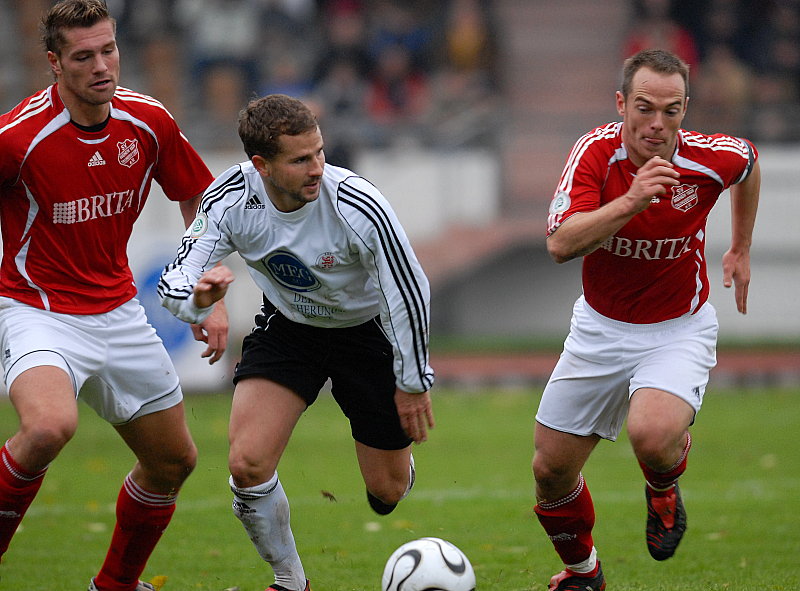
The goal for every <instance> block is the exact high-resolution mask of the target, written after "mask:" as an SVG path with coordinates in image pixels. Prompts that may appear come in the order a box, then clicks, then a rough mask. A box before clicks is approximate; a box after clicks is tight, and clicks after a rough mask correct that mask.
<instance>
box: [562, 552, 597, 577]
mask: <svg viewBox="0 0 800 591" xmlns="http://www.w3.org/2000/svg"><path fill="white" fill-rule="evenodd" d="M566 566H567V568H568V569H569V570H571V571H572V572H574V573H580V574H586V573H590V572H592V571H593V570H594V569H595V567H597V548H595V547H594V546H592V553H591V554H589V558H587V559H586V560H584V561H583V562H579V563H578V564H568V565H566Z"/></svg>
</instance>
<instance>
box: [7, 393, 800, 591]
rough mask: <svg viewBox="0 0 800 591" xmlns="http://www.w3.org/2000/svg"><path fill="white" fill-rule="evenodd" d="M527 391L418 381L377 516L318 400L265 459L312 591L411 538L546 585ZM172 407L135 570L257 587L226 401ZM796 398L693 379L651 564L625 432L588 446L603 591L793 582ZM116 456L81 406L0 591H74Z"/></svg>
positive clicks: (329, 590) (334, 412)
mask: <svg viewBox="0 0 800 591" xmlns="http://www.w3.org/2000/svg"><path fill="white" fill-rule="evenodd" d="M538 395H539V391H538V389H530V390H526V391H522V390H519V391H481V392H469V393H461V392H455V391H452V390H434V405H435V412H436V418H437V422H438V425H437V427H436V429H435V430H433V431H432V432H431V434H430V439H429V441H428V442H427V443H425V444H423V445H420V446H416V447H415V449H414V455H415V458H416V461H417V474H418V479H417V485H416V487H415V489H414V491H413V493H412V495H411V496H410V497H409V498H408V499H406V500H405V501H404V502H403V503H401V505H400V506H399V507H398V509H397V510H396V511H395V512H394V513H392V514H391V515H389V516H387V517H383V518H381V517H378V516H376V515H374V514H373V513H372V512H371V511H370V509H369V507H368V505H367V503H366V499H365V493H364V486H363V483H362V481H361V478H360V475H359V472H358V467H357V465H356V462H355V454H354V450H353V444H352V441H351V440H350V435H349V429H348V426H347V424H346V422H345V421H344V419H343V417H342V416H341V415H340V413H339V411H338V409H337V408H336V407H335V405H334V403H333V402H332V400H331V398H330V396H327V395H323V396H322V397H321V398H320V400H319V402H318V403H317V404H316V405H314V406H313V407H312V408H311V409H310V411H309V412H308V413H307V414H306V416H305V417H304V418H303V419H302V420H301V422H300V424H299V426H298V428H297V429H296V431H295V434H294V437H293V439H292V441H291V443H290V446H289V449H288V450H287V452H286V455H285V456H284V459H283V462H282V464H281V466H280V468H279V471H280V475H281V480H282V482H283V484H284V487H285V489H286V491H287V494H288V495H289V500H290V503H291V507H292V523H293V529H294V533H295V538H296V540H297V544H298V548H299V550H300V554H301V556H302V558H303V561H304V565H305V567H306V572H307V574H308V576H309V577H310V578H311V581H312V584H313V588H314V590H315V591H378V590H379V588H380V576H381V573H382V571H383V566H384V562H385V561H386V559H387V558H388V557H389V555H390V554H391V553H392V551H393V550H394V549H395V548H396V547H397V546H399V545H400V544H401V543H403V542H406V541H408V540H411V539H414V538H417V537H422V536H438V537H442V538H445V539H447V540H450V541H452V542H453V543H455V544H456V545H458V546H459V547H460V548H461V549H462V550H464V552H465V553H466V554H467V556H468V557H469V558H470V560H471V561H472V563H473V566H474V568H475V573H476V576H477V580H478V589H479V591H530V590H538V591H543V590H544V589H546V587H547V581H548V580H549V578H550V576H551V575H552V574H553V573H554V572H556V571H557V570H560V564H559V561H558V558H557V556H556V554H555V552H554V551H553V549H552V547H551V545H550V542H549V541H548V540H547V538H546V537H545V535H544V532H543V530H542V529H541V528H540V526H539V524H538V522H537V521H536V520H535V518H534V516H533V513H532V506H533V502H534V501H533V493H532V490H533V482H532V477H531V474H530V468H529V466H530V457H531V453H532V425H533V416H534V413H535V409H536V404H537V402H538ZM186 403H187V414H188V420H189V425H190V427H191V429H192V433H193V435H194V437H195V440H196V442H197V445H198V448H199V450H200V459H199V463H198V466H197V469H196V470H195V472H194V474H193V475H192V476H191V478H190V479H189V480H188V481H187V483H186V486H185V487H184V489H183V491H182V492H181V495H180V498H179V503H178V510H177V512H176V514H175V518H174V519H173V522H172V524H171V525H170V527H169V529H168V530H167V532H166V533H165V535H164V538H163V539H162V542H161V544H160V545H159V547H158V548H157V549H156V552H155V553H154V555H153V556H152V558H151V560H150V563H149V564H148V567H147V569H146V571H145V573H144V576H143V578H144V579H145V580H151V579H153V578H154V577H158V576H163V577H166V583H165V585H164V587H163V591H223V590H225V589H238V590H239V591H263V589H264V588H265V587H267V586H268V585H269V584H270V583H271V582H272V572H271V570H270V569H269V567H268V566H266V565H265V564H264V563H262V562H261V560H260V559H259V557H258V555H257V554H256V552H255V550H254V549H253V548H252V546H251V545H250V542H249V540H248V539H247V538H246V536H245V534H244V531H243V529H242V528H241V525H240V524H239V522H238V521H237V520H236V519H235V518H234V517H233V515H232V513H231V510H230V501H231V495H230V492H229V490H228V486H227V477H228V472H227V468H226V457H227V438H226V429H227V417H228V409H229V403H230V397H229V395H223V394H220V395H204V396H194V397H189V398H187V401H186ZM799 403H800V389H791V388H782V389H770V390H757V391H733V390H724V391H723V390H714V389H713V388H709V391H708V393H707V395H706V401H705V404H704V407H703V410H702V412H701V414H700V416H699V419H698V421H697V424H696V426H695V427H694V428H693V435H694V441H695V443H694V447H693V450H692V454H691V456H690V459H689V469H688V471H687V473H686V474H685V476H684V478H683V479H682V489H683V492H684V500H685V503H686V507H687V512H688V518H689V528H688V531H687V534H686V537H685V538H684V540H683V542H682V544H681V546H680V548H679V549H678V552H677V554H676V556H675V557H674V558H672V559H671V560H669V561H666V562H664V563H657V562H655V561H653V560H652V559H651V558H650V557H649V555H648V554H647V550H646V548H645V542H644V522H645V513H646V511H645V505H644V492H643V481H642V477H641V473H640V472H639V470H638V467H637V466H636V462H635V460H634V458H633V455H632V453H631V451H630V448H629V446H628V444H627V441H626V440H625V439H624V438H623V439H621V440H620V441H619V442H617V443H613V444H612V443H609V442H602V443H601V444H600V445H599V446H598V448H597V450H596V451H595V453H594V455H593V456H592V458H591V459H590V461H589V464H588V465H587V467H586V470H585V472H584V473H585V475H586V479H587V482H588V484H589V487H590V489H591V492H592V495H593V497H594V500H595V507H596V511H597V525H596V528H595V543H596V545H597V547H598V550H599V555H600V558H601V560H602V561H603V567H604V570H605V572H606V578H607V581H608V589H609V591H611V590H614V591H634V590H636V591H639V590H652V591H680V590H687V591H688V590H691V591H696V590H703V591H715V590H718V591H723V590H724V591H749V590H755V589H758V590H789V589H800V575H799V574H798V572H799V571H798V568H797V560H798V558H797V557H798V555H799V554H800V453H798V445H797V434H798V432H799V430H800V404H799ZM15 426H16V417H15V415H14V413H13V409H12V408H11V405H10V404H9V403H8V400H7V399H6V398H2V399H0V438H6V437H8V436H9V435H10V434H12V432H13V430H14V429H15ZM132 462H133V458H132V456H131V454H130V452H129V451H128V450H127V449H126V448H125V447H124V445H123V444H122V442H121V441H120V440H119V439H118V438H117V436H116V434H115V433H114V431H113V429H111V428H110V427H109V426H108V425H106V424H105V423H103V422H102V421H101V420H100V419H98V418H97V416H96V415H94V414H93V413H92V411H91V410H89V409H88V408H87V407H85V406H82V411H81V425H80V428H79V430H78V434H77V435H76V437H75V439H74V440H73V441H72V442H70V444H69V446H68V447H67V448H66V449H65V450H64V452H63V453H62V454H61V456H59V458H58V459H57V460H56V461H55V462H54V464H53V465H52V467H51V469H50V472H49V474H48V476H47V478H46V479H45V482H44V485H43V487H42V490H41V492H40V494H39V496H38V497H37V499H36V501H35V502H34V504H33V506H32V507H31V509H30V511H29V513H28V515H27V516H26V518H25V520H24V521H23V526H22V528H21V529H20V531H19V532H18V533H17V535H16V537H15V538H14V540H13V541H12V544H11V548H10V549H9V551H8V552H7V554H6V555H5V557H4V560H3V563H2V565H0V589H2V590H6V589H7V590H13V591H83V590H84V589H85V588H86V585H87V583H88V580H89V578H90V577H91V576H92V575H93V574H95V573H96V571H97V569H98V568H99V566H100V563H101V562H102V559H103V556H104V553H105V550H106V547H107V544H108V540H109V536H110V534H111V528H112V527H113V523H114V501H115V499H116V495H117V492H118V490H119V487H120V484H121V482H122V479H123V478H124V476H125V474H126V473H127V472H128V470H129V469H130V467H131V466H132ZM162 580H163V579H162Z"/></svg>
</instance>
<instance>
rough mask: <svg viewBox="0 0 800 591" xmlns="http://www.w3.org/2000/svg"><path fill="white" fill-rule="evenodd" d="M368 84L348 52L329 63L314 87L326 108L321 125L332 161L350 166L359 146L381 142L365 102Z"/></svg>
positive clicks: (316, 99)
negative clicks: (346, 55) (348, 56)
mask: <svg viewBox="0 0 800 591" xmlns="http://www.w3.org/2000/svg"><path fill="white" fill-rule="evenodd" d="M366 87H367V84H366V82H365V80H364V78H363V77H362V75H361V72H360V70H359V68H358V65H357V64H356V63H354V62H352V61H350V60H348V59H347V58H346V57H344V56H342V57H339V58H338V59H336V61H333V62H330V63H329V64H328V66H327V68H326V71H325V74H324V76H323V78H322V79H321V80H320V81H319V82H318V83H317V84H316V86H315V87H314V90H313V92H312V96H313V97H314V102H315V103H316V104H318V105H320V107H321V108H322V110H323V113H322V116H321V117H320V127H321V128H322V132H323V136H324V137H325V156H326V160H328V161H329V162H331V163H332V164H335V165H337V166H344V167H345V168H350V167H351V166H352V165H353V164H354V163H353V157H354V150H355V149H356V146H360V145H367V146H370V145H374V144H375V143H376V142H377V138H376V131H375V129H374V128H373V126H372V124H371V121H370V120H369V118H368V117H367V112H366V109H365V105H364V97H365V95H366Z"/></svg>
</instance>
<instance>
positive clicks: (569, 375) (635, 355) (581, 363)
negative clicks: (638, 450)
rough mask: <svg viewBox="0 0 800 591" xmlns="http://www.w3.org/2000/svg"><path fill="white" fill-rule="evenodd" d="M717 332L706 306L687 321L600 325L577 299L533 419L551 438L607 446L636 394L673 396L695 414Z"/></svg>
mask: <svg viewBox="0 0 800 591" xmlns="http://www.w3.org/2000/svg"><path fill="white" fill-rule="evenodd" d="M717 329H718V324H717V314H716V311H715V310H714V307H713V306H712V305H711V304H710V303H708V302H706V303H705V304H704V305H703V306H702V307H701V308H700V310H698V311H697V313H696V314H694V315H691V316H683V317H680V318H675V319H672V320H666V321H664V322H658V323H655V324H630V323H627V322H618V321H616V320H612V319H610V318H606V317H605V316H603V315H601V314H599V313H598V312H596V311H595V310H593V309H592V308H591V307H589V305H588V304H587V303H586V302H585V300H584V299H583V296H581V297H580V298H578V301H577V302H575V306H574V308H573V315H572V321H571V324H570V331H569V335H568V336H567V339H566V341H565V342H564V351H563V352H562V354H561V357H560V358H559V360H558V363H557V364H556V367H555V368H554V369H553V373H552V375H551V376H550V380H549V381H548V383H547V386H545V389H544V393H543V394H542V400H541V402H540V403H539V410H538V412H537V413H536V420H537V421H538V422H539V423H541V424H542V425H544V426H546V427H550V428H551V429H556V430H558V431H563V432H566V433H573V434H575V435H592V434H596V435H599V436H600V437H603V438H604V439H610V440H612V441H614V440H616V438H617V436H618V435H619V433H620V431H621V430H622V424H623V422H624V421H625V417H626V416H627V414H628V405H629V401H630V397H631V396H632V395H633V393H634V392H635V391H636V390H638V389H639V388H655V389H658V390H663V391H665V392H669V393H670V394H674V395H675V396H677V397H679V398H681V399H683V400H685V401H686V402H687V403H688V404H689V405H690V406H691V407H692V408H693V409H694V411H695V413H697V411H699V410H700V406H701V405H702V403H703V396H704V394H705V390H706V385H707V384H708V377H709V373H710V371H711V369H712V368H713V367H714V366H715V365H716V363H717V357H716V345H717Z"/></svg>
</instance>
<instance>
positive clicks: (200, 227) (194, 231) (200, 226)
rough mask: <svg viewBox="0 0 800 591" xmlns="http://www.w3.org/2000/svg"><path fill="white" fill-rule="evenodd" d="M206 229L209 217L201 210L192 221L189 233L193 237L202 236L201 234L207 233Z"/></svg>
mask: <svg viewBox="0 0 800 591" xmlns="http://www.w3.org/2000/svg"><path fill="white" fill-rule="evenodd" d="M206 230H208V217H206V214H204V213H202V212H200V213H198V214H197V217H196V218H194V221H193V222H192V227H191V230H190V233H189V235H190V236H191V237H192V238H200V236H202V235H203V234H205V233H206Z"/></svg>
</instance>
